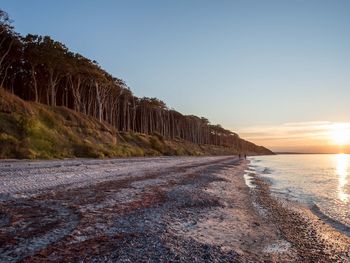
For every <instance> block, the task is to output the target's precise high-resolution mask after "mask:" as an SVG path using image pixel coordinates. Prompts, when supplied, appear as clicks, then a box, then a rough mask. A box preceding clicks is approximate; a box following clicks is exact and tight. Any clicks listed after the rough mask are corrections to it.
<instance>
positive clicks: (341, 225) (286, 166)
mask: <svg viewBox="0 0 350 263" xmlns="http://www.w3.org/2000/svg"><path fill="white" fill-rule="evenodd" d="M249 159H250V161H251V162H250V170H253V171H255V172H256V173H257V174H260V175H261V176H263V177H265V178H266V179H268V180H269V181H270V182H271V183H272V186H271V191H272V193H273V194H275V195H277V196H278V197H279V198H284V199H287V200H292V201H298V202H301V203H303V204H305V205H307V206H309V207H310V209H311V210H312V211H313V212H314V213H315V214H316V215H317V216H319V217H321V218H322V219H323V220H325V221H326V222H327V223H330V224H332V225H333V226H335V227H336V228H337V229H339V230H341V231H343V232H345V233H346V234H348V235H349V234H350V155H348V154H307V155H304V154H303V155H274V156H257V157H251V158H249Z"/></svg>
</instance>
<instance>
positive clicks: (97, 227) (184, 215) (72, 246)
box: [0, 156, 350, 262]
mask: <svg viewBox="0 0 350 263" xmlns="http://www.w3.org/2000/svg"><path fill="white" fill-rule="evenodd" d="M248 163H249V161H245V160H238V159H237V158H236V157H234V156H231V157H227V156H222V157H202V158H200V157H196V158H193V157H192V158H191V157H187V158H166V159H164V158H154V159H152V160H150V159H147V160H138V161H136V160H115V162H110V161H108V160H105V161H103V160H98V161H96V162H92V163H90V162H87V163H86V160H75V161H74V162H73V163H72V161H69V160H66V161H62V163H61V165H59V166H58V165H57V163H56V162H52V163H50V162H47V161H44V162H37V163H36V165H35V166H33V165H30V166H26V165H25V162H23V163H21V162H19V163H17V162H15V163H13V165H14V166H13V167H2V166H1V165H0V174H1V173H2V177H1V178H2V179H3V181H2V182H6V184H8V186H7V187H6V188H4V187H2V188H1V187H0V197H1V198H0V216H1V217H0V244H1V246H0V261H4V262H18V261H20V262H47V261H53V262H62V261H64V260H68V261H72V262H77V261H82V260H85V261H87V262H101V261H102V262H116V261H118V262H130V261H131V262H144V261H147V260H148V261H150V262H159V261H168V262H203V261H215V262H347V261H349V260H348V259H349V255H348V254H347V253H348V251H349V249H350V248H349V244H350V239H349V238H348V237H346V236H344V235H342V234H340V233H338V232H337V231H335V230H334V229H332V228H331V227H330V226H328V225H326V224H323V222H322V221H320V220H319V219H318V218H317V217H316V216H315V215H313V214H312V212H311V211H310V210H307V209H305V208H302V207H298V206H297V204H293V206H291V205H290V204H287V203H285V204H284V203H282V202H280V200H276V199H275V198H274V197H273V196H272V195H271V193H270V191H269V185H268V183H267V182H265V181H264V180H263V179H262V178H260V177H259V176H257V175H252V174H251V175H250V176H251V178H250V179H251V184H252V185H254V188H253V189H251V188H249V187H248V186H247V185H246V181H245V179H246V178H245V174H246V173H250V171H249V170H248ZM1 167H2V168H3V170H1V169H2V168H1ZM23 173H25V174H26V175H25V176H24V177H25V178H24V177H23ZM4 174H5V175H4ZM77 174H78V175H79V176H80V177H79V176H77ZM81 175H84V176H81ZM79 178H80V179H81V180H84V181H79V180H80V179H79ZM4 179H6V180H4ZM23 179H25V182H26V183H28V185H23V182H24V181H21V180H23ZM78 179H79V180H78ZM40 180H43V182H41V181H40ZM9 184H10V185H11V184H12V186H13V188H12V189H13V191H10V190H9V188H8V187H9ZM19 187H24V188H23V189H25V190H21V189H22V188H19ZM6 191H7V192H6ZM16 191H21V193H20V194H19V193H18V192H16Z"/></svg>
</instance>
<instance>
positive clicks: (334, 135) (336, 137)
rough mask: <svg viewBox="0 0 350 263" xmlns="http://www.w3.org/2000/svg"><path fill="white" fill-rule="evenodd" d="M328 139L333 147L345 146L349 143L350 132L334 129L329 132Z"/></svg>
mask: <svg viewBox="0 0 350 263" xmlns="http://www.w3.org/2000/svg"><path fill="white" fill-rule="evenodd" d="M330 137H331V140H332V142H333V144H335V145H347V144H349V143H350V131H349V130H348V129H344V128H337V127H335V128H334V129H332V130H331V131H330Z"/></svg>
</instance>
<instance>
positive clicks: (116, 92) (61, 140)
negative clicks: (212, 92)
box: [0, 9, 261, 158]
mask: <svg viewBox="0 0 350 263" xmlns="http://www.w3.org/2000/svg"><path fill="white" fill-rule="evenodd" d="M0 87H3V88H4V89H6V90H7V91H8V92H10V93H12V94H14V95H16V96H18V97H20V98H21V99H23V100H25V101H32V102H31V103H29V102H28V103H25V102H24V101H20V102H17V103H18V105H17V106H18V107H17V108H16V107H15V108H13V107H14V106H13V105H10V104H8V103H9V101H11V100H16V99H15V97H14V96H12V97H11V96H10V95H3V96H5V97H6V99H5V98H4V99H3V105H5V106H3V107H4V110H3V113H1V114H2V117H1V118H2V119H1V123H0V124H1V129H2V130H3V132H2V135H1V136H2V137H1V142H2V143H3V144H4V145H13V149H10V148H9V147H3V148H2V149H1V150H0V151H1V152H3V154H2V155H3V156H16V157H18V156H19V157H21V156H23V157H30V158H49V157H66V156H91V157H96V156H124V155H144V154H146V155H150V154H185V153H186V154H193V153H196V154H202V153H203V154H204V153H206V150H203V149H204V148H203V147H204V146H202V147H200V148H198V147H195V146H193V145H207V146H205V147H206V148H208V147H209V146H208V145H210V146H211V147H212V148H213V147H214V148H220V149H231V150H232V149H235V151H236V152H260V151H261V148H259V147H257V146H256V145H254V144H252V143H250V142H247V141H245V140H242V139H241V138H239V136H238V135H237V134H236V133H234V132H232V131H230V130H226V129H224V128H222V127H221V126H220V125H213V124H211V123H210V122H209V120H208V119H206V118H203V117H197V116H194V115H183V114H181V113H179V112H177V111H175V110H173V109H169V108H168V107H167V106H166V104H165V103H164V102H162V101H160V100H158V99H156V98H138V97H136V96H134V95H133V94H132V92H131V90H130V89H129V88H128V87H127V85H126V84H125V82H124V81H123V80H121V79H119V78H116V77H113V76H111V75H110V74H109V73H108V72H106V71H105V70H103V69H102V68H101V67H100V66H99V65H98V64H97V62H96V61H91V60H89V59H87V58H85V57H83V56H82V55H80V54H77V53H73V52H71V51H70V50H69V49H68V48H67V47H66V46H65V45H64V44H62V43H60V42H57V41H55V40H53V39H51V38H50V37H49V36H38V35H31V34H29V35H27V36H25V37H22V36H20V35H19V34H17V33H16V32H15V31H14V29H13V26H12V25H11V21H10V19H9V17H8V15H7V13H6V12H4V11H2V10H1V9H0ZM2 94H5V93H4V92H2ZM43 104H45V105H46V106H44V105H43ZM6 105H7V106H6ZM19 106H21V107H19ZM11 107H12V108H11ZM8 109H11V110H8ZM6 111H8V112H9V113H6ZM6 114H7V115H6ZM11 131H13V133H11ZM121 134H122V135H121ZM140 134H144V135H140ZM117 135H118V136H119V137H120V139H121V143H119V144H116V142H115V140H116V139H115V138H116V137H117ZM155 135H157V136H155ZM130 136H132V138H133V139H132V140H130V139H129V137H130ZM124 137H125V138H124ZM175 140H176V141H177V142H182V145H183V146H182V148H181V149H177V148H176V147H175V148H176V149H175V148H174V149H173V146H174V145H172V143H170V142H172V141H175ZM185 142H188V144H191V145H192V146H191V147H190V148H188V149H187V148H186V147H187V146H186V143H185ZM124 144H125V145H126V146H125V145H124ZM122 145H124V146H125V147H124V148H122ZM128 147H129V148H128Z"/></svg>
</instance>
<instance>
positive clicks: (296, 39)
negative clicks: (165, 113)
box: [0, 0, 350, 152]
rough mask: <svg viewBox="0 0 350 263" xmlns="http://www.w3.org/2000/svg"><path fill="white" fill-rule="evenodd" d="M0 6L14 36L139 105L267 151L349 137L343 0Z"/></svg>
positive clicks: (348, 4) (349, 18)
mask: <svg viewBox="0 0 350 263" xmlns="http://www.w3.org/2000/svg"><path fill="white" fill-rule="evenodd" d="M0 7H1V8H2V9H4V10H5V11H7V12H8V13H9V15H10V17H11V18H12V20H13V21H14V22H13V25H14V26H15V30H16V31H17V32H19V33H21V34H22V35H25V34H27V33H34V34H40V35H50V36H52V37H53V38H54V39H55V40H58V41H60V42H62V43H64V44H66V45H67V46H68V47H69V48H70V49H71V50H72V51H74V52H78V53H80V54H82V55H84V56H86V57H88V58H90V59H95V60H96V61H98V62H99V64H100V65H101V66H102V68H104V69H105V70H107V71H108V72H109V73H111V74H112V75H114V76H116V77H119V78H122V79H123V80H125V81H126V83H127V84H128V86H130V88H131V90H132V91H133V92H134V94H135V95H136V96H140V97H142V96H147V97H157V98H159V99H161V100H163V101H164V102H166V104H167V105H168V106H169V107H171V108H175V109H177V110H178V111H180V112H182V113H184V114H195V115H198V116H203V117H207V118H208V119H209V120H210V121H211V122H212V123H215V124H216V123H219V124H221V125H222V126H223V127H225V128H227V129H230V130H232V131H235V132H238V133H239V134H240V136H241V137H243V138H246V139H249V140H251V141H253V142H255V143H257V144H261V145H264V146H267V147H269V148H271V149H272V150H275V151H304V152H308V151H310V152H315V151H321V152H322V151H328V150H329V149H330V147H331V148H332V147H333V146H334V145H335V143H334V139H332V135H331V134H332V130H333V129H334V127H341V128H340V129H342V130H343V133H348V134H349V135H348V137H349V138H350V128H349V127H348V124H349V123H350V102H349V101H350V100H349V99H350V32H349V29H350V1H348V0H344V1H341V0H328V1H325V0H308V1H305V0H289V1H287V0H276V1H269V0H264V1H260V0H257V1H253V0H244V1H235V0H230V1H224V0H222V1H205V0H183V1H181V0H177V1H170V0H160V1H153V0H148V1H141V0H140V1H135V0H129V1H127V0H125V1H112V0H111V1H107V0H101V1H94V0H84V1H83V0H81V1H78V0H77V1H67V0H61V1H47V0H46V1H43V0H35V1H26V0H22V1H21V0H17V1H14V0H0ZM320 123H322V125H321V126H322V129H321V131H320V127H319V124H320ZM333 133H334V132H333ZM344 144H345V141H344ZM346 144H350V142H347V143H346ZM335 149H337V148H334V147H333V148H332V151H333V150H335ZM349 150H350V148H349Z"/></svg>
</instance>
